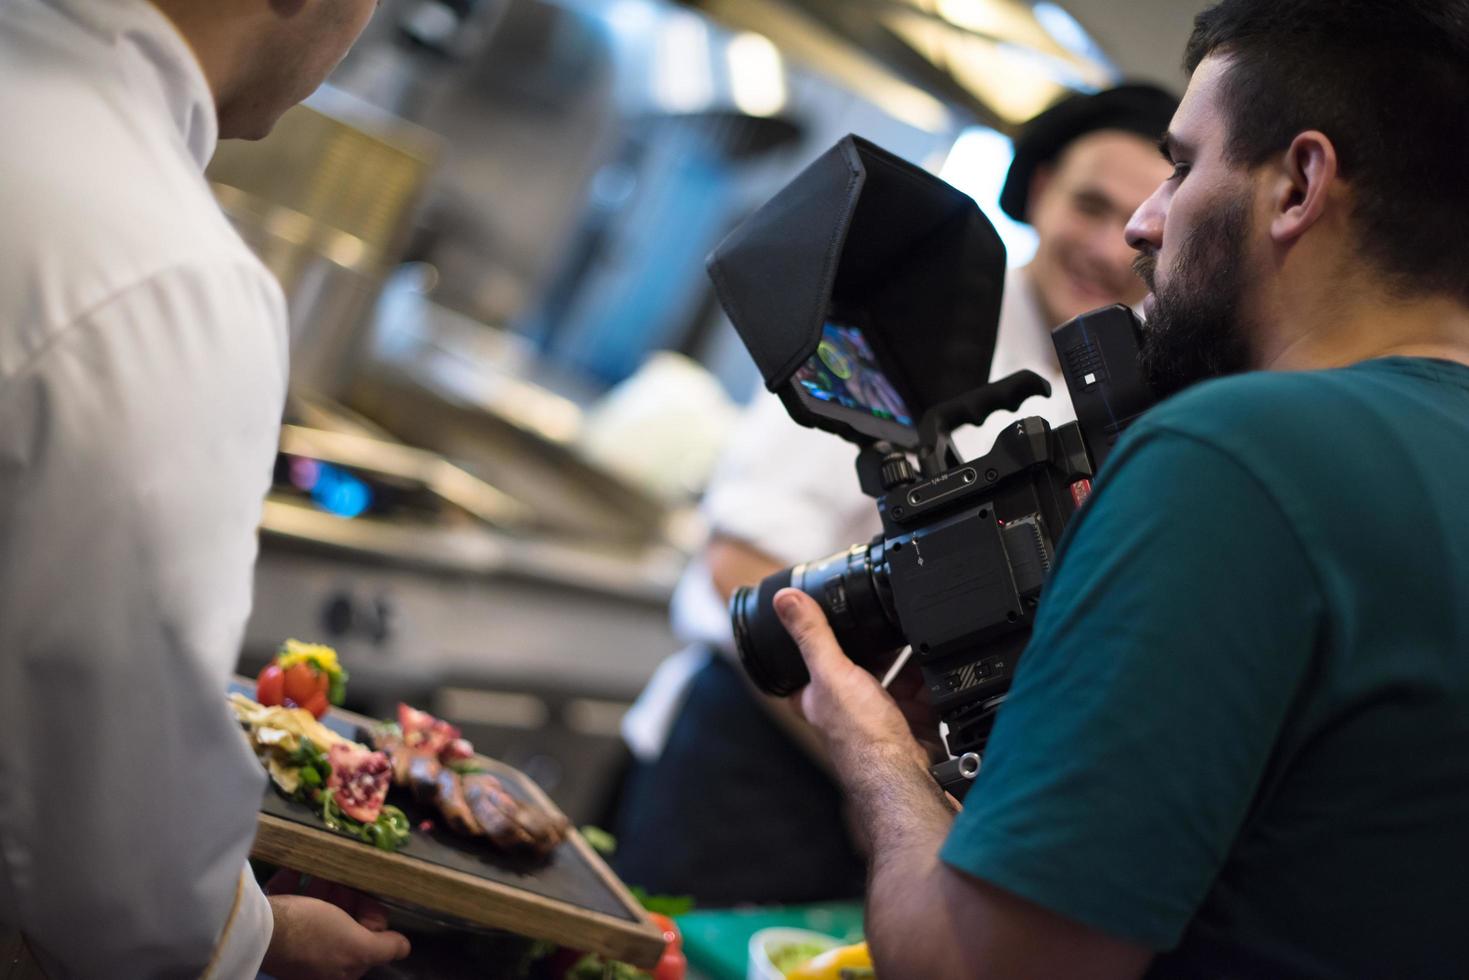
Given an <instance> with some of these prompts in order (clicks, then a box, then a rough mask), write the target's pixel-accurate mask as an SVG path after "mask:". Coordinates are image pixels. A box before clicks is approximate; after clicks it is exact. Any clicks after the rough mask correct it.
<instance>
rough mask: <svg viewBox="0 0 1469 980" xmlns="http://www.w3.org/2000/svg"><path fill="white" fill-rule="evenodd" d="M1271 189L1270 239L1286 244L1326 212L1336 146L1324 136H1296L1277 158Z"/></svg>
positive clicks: (1332, 186) (1314, 133)
mask: <svg viewBox="0 0 1469 980" xmlns="http://www.w3.org/2000/svg"><path fill="white" fill-rule="evenodd" d="M1275 167H1276V172H1275V174H1274V175H1273V177H1272V182H1271V190H1270V237H1271V238H1273V239H1274V240H1275V241H1276V242H1277V243H1278V244H1281V245H1285V244H1289V243H1291V242H1293V241H1295V240H1296V239H1298V238H1300V237H1301V236H1302V235H1303V234H1305V233H1306V231H1307V230H1308V229H1310V228H1311V227H1312V226H1313V225H1314V224H1316V222H1317V221H1319V220H1321V216H1322V215H1323V214H1325V213H1326V207H1327V205H1328V203H1329V199H1330V195H1331V193H1332V191H1334V190H1335V189H1336V185H1337V183H1338V180H1337V159H1336V147H1335V146H1334V145H1333V144H1332V142H1331V140H1330V138H1329V137H1327V135H1326V134H1325V133H1322V132H1319V131H1317V130H1314V129H1312V130H1307V131H1306V132H1304V133H1298V134H1296V138H1295V139H1293V140H1291V144H1290V147H1289V148H1288V149H1287V150H1286V151H1285V153H1283V154H1282V155H1281V156H1279V157H1277V158H1276V164H1275Z"/></svg>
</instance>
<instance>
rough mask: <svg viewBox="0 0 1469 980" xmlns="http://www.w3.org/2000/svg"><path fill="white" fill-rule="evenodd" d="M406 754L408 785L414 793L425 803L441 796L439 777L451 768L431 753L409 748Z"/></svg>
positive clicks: (405, 751)
mask: <svg viewBox="0 0 1469 980" xmlns="http://www.w3.org/2000/svg"><path fill="white" fill-rule="evenodd" d="M404 754H405V755H407V757H408V785H409V787H410V788H411V789H412V790H413V795H414V796H415V797H416V798H417V799H419V800H421V801H422V802H424V803H433V802H435V801H436V800H437V799H438V797H439V777H440V776H441V775H443V774H444V773H445V772H449V770H447V769H445V768H444V767H443V766H441V765H439V760H438V759H435V758H434V757H433V756H431V755H427V754H425V753H422V752H414V751H412V750H408V749H405V750H404ZM451 774H452V773H451Z"/></svg>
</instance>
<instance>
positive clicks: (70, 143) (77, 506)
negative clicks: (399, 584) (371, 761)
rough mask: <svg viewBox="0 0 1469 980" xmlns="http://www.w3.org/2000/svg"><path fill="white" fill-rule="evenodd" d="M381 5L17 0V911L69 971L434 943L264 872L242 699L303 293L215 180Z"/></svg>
mask: <svg viewBox="0 0 1469 980" xmlns="http://www.w3.org/2000/svg"><path fill="white" fill-rule="evenodd" d="M375 7H376V3H375V0H155V2H153V3H149V2H147V0H6V2H5V3H3V4H0V133H4V138H3V140H0V215H3V216H4V220H3V221H0V929H4V930H13V929H18V930H19V931H21V932H22V933H23V934H24V935H25V936H26V937H27V938H28V941H29V943H30V945H31V947H32V948H33V949H34V951H35V952H36V954H37V957H38V959H40V960H41V962H42V964H43V966H44V967H45V969H46V971H47V973H48V974H49V975H50V976H53V977H149V978H162V977H185V976H190V977H198V976H210V977H230V978H234V977H249V976H253V975H255V973H256V971H257V970H258V969H260V968H261V965H262V960H264V965H265V968H266V969H267V970H268V971H269V972H270V973H272V974H274V975H276V976H277V977H280V978H282V980H286V978H293V977H333V978H344V977H356V976H359V975H360V974H361V973H362V972H364V971H365V970H366V969H368V968H369V967H371V966H372V965H374V964H378V963H383V962H387V961H390V960H392V959H396V958H399V957H401V956H403V955H406V953H407V951H408V948H407V947H408V944H407V940H406V939H404V938H403V937H402V936H401V935H398V934H397V933H391V932H384V931H373V930H372V929H369V928H367V927H366V926H364V925H363V924H362V923H360V922H359V921H357V920H355V919H354V918H353V917H352V916H351V915H349V914H348V913H347V912H346V911H344V910H343V909H341V908H338V907H337V906H335V905H331V904H328V903H326V902H322V901H317V900H315V899H310V898H306V897H298V896H287V897H278V898H271V899H267V898H266V896H265V895H264V894H262V892H261V890H260V889H259V888H258V887H257V886H256V883H255V880H254V878H253V877H252V875H251V873H250V869H249V867H248V865H247V863H246V856H247V854H248V852H249V850H250V842H251V840H252V838H253V837H254V832H255V819H256V812H257V809H258V807H259V805H260V797H261V793H262V791H263V789H264V777H263V774H262V772H261V771H260V767H259V765H258V763H256V761H255V760H254V759H253V758H252V757H251V754H250V752H249V750H248V749H247V748H246V746H245V743H244V741H243V740H242V739H241V738H240V733H239V731H238V730H237V728H236V726H235V724H234V722H233V721H232V719H231V718H230V716H229V713H228V711H227V709H226V706H225V702H224V689H225V684H226V682H227V680H228V678H229V676H230V674H231V671H232V669H233V667H234V664H235V659H236V656H237V655H238V647H239V642H240V637H241V632H242V630H243V627H244V623H245V618H246V615H247V613H248V612H249V608H250V587H251V566H252V564H253V562H254V559H255V548H256V544H255V529H256V526H257V524H258V523H259V519H260V512H261V500H262V498H263V496H264V494H265V492H266V489H267V487H268V485H269V482H270V476H271V469H272V465H273V461H274V459H275V453H276V445H277V441H278V439H279V435H280V418H281V412H282V407H283V403H284V399H285V394H286V374H287V338H286V311H285V305H284V301H283V299H282V296H281V293H280V290H279V288H278V286H277V285H276V283H275V281H274V280H273V279H272V278H271V276H270V274H269V273H268V272H267V271H266V270H265V268H264V267H263V266H262V265H261V264H260V263H259V262H258V261H257V260H256V258H255V257H254V256H253V255H252V254H251V253H250V251H249V250H248V249H247V248H246V246H245V245H244V243H243V242H242V241H241V240H240V239H239V238H238V236H236V234H235V233H234V231H233V230H232V229H231V227H230V226H229V224H228V223H227V222H226V220H225V218H224V216H223V215H222V214H221V213H220V211H219V208H218V207H217V206H216V205H215V202H214V199H213V197H212V195H211V194H210V189H209V185H208V183H207V182H206V181H205V179H204V173H203V171H204V165H205V163H206V162H207V161H208V160H209V157H210V155H211V154H212V153H213V152H214V147H215V141H216V139H217V138H219V137H229V136H238V137H260V136H263V135H264V134H266V133H267V132H268V131H269V130H270V128H271V126H272V125H273V124H274V122H275V120H276V118H277V117H279V116H280V114H281V113H282V112H284V111H285V110H286V109H287V108H288V107H289V106H290V105H292V104H293V103H295V102H296V101H298V100H299V99H301V98H302V97H303V96H305V95H307V94H308V93H309V92H311V91H312V90H313V89H314V88H315V87H316V86H317V85H318V84H319V83H320V82H321V80H322V79H323V78H325V77H326V75H327V73H328V72H329V71H330V70H331V68H332V67H333V66H334V65H335V64H336V63H337V62H338V61H339V60H340V59H341V57H342V56H343V55H344V54H345V52H346V51H347V49H348V47H350V45H351V43H352V42H353V40H355V38H356V37H357V35H358V34H359V33H360V32H361V30H362V29H363V27H364V26H365V25H366V23H367V21H368V19H369V18H370V17H371V15H372V12H373V10H374V8H375ZM365 919H366V921H367V922H369V923H370V924H371V925H373V926H375V927H376V928H377V929H378V930H382V929H383V924H382V921H381V918H380V917H378V916H374V915H366V916H365Z"/></svg>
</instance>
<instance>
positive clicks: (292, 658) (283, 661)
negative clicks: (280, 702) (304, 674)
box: [275, 640, 342, 674]
mask: <svg viewBox="0 0 1469 980" xmlns="http://www.w3.org/2000/svg"><path fill="white" fill-rule="evenodd" d="M275 662H276V663H278V664H280V665H281V669H282V670H288V669H289V668H291V667H294V666H295V665H296V664H301V663H306V664H315V665H316V667H317V668H318V669H319V670H320V671H321V672H322V673H323V674H340V673H341V672H342V665H341V663H340V662H339V661H338V660H337V651H335V650H333V649H332V648H331V647H329V646H326V645H324V644H321V643H303V642H302V641H300V640H287V641H286V642H284V643H282V644H281V651H280V653H278V654H276V655H275Z"/></svg>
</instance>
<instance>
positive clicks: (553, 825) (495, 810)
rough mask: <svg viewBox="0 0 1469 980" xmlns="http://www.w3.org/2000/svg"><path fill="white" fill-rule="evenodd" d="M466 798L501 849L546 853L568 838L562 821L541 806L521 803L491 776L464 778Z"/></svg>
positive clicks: (475, 775) (480, 774) (488, 833)
mask: <svg viewBox="0 0 1469 980" xmlns="http://www.w3.org/2000/svg"><path fill="white" fill-rule="evenodd" d="M464 798H465V799H466V800H467V801H468V802H469V807H470V811H471V812H472V813H473V814H474V818H475V819H476V820H477V821H479V824H480V826H481V827H483V828H484V831H485V833H486V834H487V835H488V836H489V838H490V839H491V840H492V841H494V843H495V844H497V845H498V846H500V847H504V848H507V849H517V850H531V851H534V852H535V853H537V854H546V853H549V852H550V851H551V850H552V849H553V848H554V847H555V846H556V845H557V844H559V843H560V842H561V841H562V839H563V838H564V837H565V835H566V828H565V826H564V825H563V824H562V823H561V822H560V821H558V820H556V819H555V818H553V817H552V816H551V815H550V814H548V813H546V812H545V811H544V810H542V809H541V808H540V807H537V806H533V805H530V804H526V803H522V802H521V801H519V800H517V799H516V798H515V797H513V796H511V795H510V793H509V792H508V791H507V790H506V789H505V786H504V784H503V783H501V782H500V780H498V779H496V778H495V777H494V776H491V775H490V774H488V773H475V774H473V775H470V776H465V777H464Z"/></svg>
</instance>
